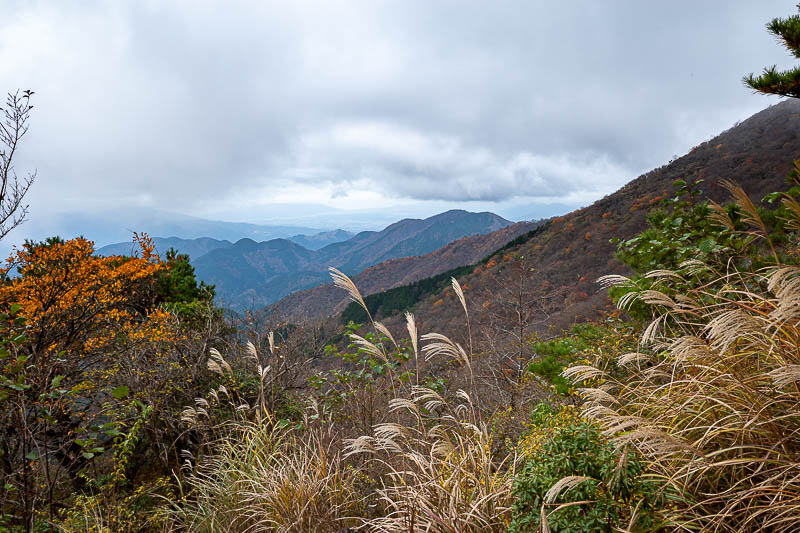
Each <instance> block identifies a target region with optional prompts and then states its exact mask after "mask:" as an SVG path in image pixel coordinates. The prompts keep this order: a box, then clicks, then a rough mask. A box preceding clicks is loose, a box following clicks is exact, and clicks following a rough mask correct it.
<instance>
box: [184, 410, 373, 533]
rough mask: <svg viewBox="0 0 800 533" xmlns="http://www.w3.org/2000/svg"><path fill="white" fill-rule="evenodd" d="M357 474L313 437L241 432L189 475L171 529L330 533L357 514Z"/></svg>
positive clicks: (351, 522)
mask: <svg viewBox="0 0 800 533" xmlns="http://www.w3.org/2000/svg"><path fill="white" fill-rule="evenodd" d="M358 474H359V473H358V470H355V469H352V468H348V467H346V466H345V463H344V461H343V458H342V455H341V453H339V452H338V451H337V450H336V449H335V447H334V446H332V445H331V444H330V441H329V439H326V438H322V437H321V436H320V435H318V434H313V433H311V434H307V435H305V436H304V437H302V438H301V437H300V436H298V435H295V434H293V433H291V432H289V431H283V430H278V429H275V428H270V427H268V426H266V425H261V426H256V425H251V426H245V427H242V428H241V432H240V434H238V435H232V436H231V438H230V439H228V440H226V441H224V442H223V444H222V445H221V446H219V447H218V448H217V451H216V453H215V454H214V455H213V456H212V457H211V458H210V459H209V460H208V461H206V462H205V463H203V464H201V465H200V466H199V467H198V468H196V469H195V472H194V473H192V474H191V475H189V476H188V487H187V488H190V489H191V491H192V494H191V502H190V503H187V504H185V505H183V506H181V507H179V508H176V510H175V512H174V513H173V520H174V523H175V525H176V527H180V528H185V529H186V530H188V531H192V532H198V533H200V532H203V533H221V532H225V533H245V532H247V533H257V532H301V531H318V532H320V533H326V532H337V531H341V530H343V529H346V528H347V527H348V526H352V525H355V520H354V518H353V517H358V516H361V515H362V513H363V502H362V499H361V497H360V496H359V492H358V490H356V483H357V480H358Z"/></svg>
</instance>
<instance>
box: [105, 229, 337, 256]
mask: <svg viewBox="0 0 800 533" xmlns="http://www.w3.org/2000/svg"><path fill="white" fill-rule="evenodd" d="M351 237H353V233H351V232H349V231H344V230H341V229H337V230H333V231H323V232H320V233H314V234H310V235H305V234H298V235H293V236H291V237H289V240H290V241H293V242H296V243H298V244H300V245H301V246H303V247H305V248H308V249H309V250H318V249H319V248H323V247H325V246H327V245H328V244H333V243H337V242H340V241H344V240H347V239H349V238H351ZM245 239H247V240H250V241H252V240H253V239H250V238H249V237H245ZM153 244H154V245H155V247H156V252H158V253H159V254H161V255H164V254H165V253H166V252H167V250H169V249H170V248H174V249H175V250H177V251H178V252H179V253H182V254H188V255H189V258H190V259H191V261H192V262H194V261H195V260H197V259H199V258H200V257H202V256H204V255H205V254H207V253H208V252H210V251H212V250H218V249H223V248H230V247H231V246H233V243H232V242H231V241H229V240H227V239H222V240H220V239H213V238H211V237H198V238H196V239H182V238H180V237H153ZM132 253H136V245H134V243H133V242H132V241H128V242H118V243H115V244H109V245H106V246H103V247H101V248H99V249H98V250H97V254H98V255H105V256H109V255H131V254H132Z"/></svg>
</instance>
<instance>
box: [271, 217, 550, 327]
mask: <svg viewBox="0 0 800 533" xmlns="http://www.w3.org/2000/svg"><path fill="white" fill-rule="evenodd" d="M543 223H544V221H540V222H518V223H516V224H512V225H511V226H506V227H505V228H501V229H499V230H496V231H493V232H491V233H485V234H481V235H471V236H469V237H463V238H461V239H458V240H456V241H453V242H451V243H449V244H446V245H445V246H443V247H441V248H438V249H437V250H434V251H433V252H430V253H428V254H425V255H421V256H410V257H401V258H397V259H390V260H387V261H383V262H381V263H378V264H376V265H374V266H371V267H369V268H367V269H365V270H363V271H361V272H360V273H358V274H356V275H355V276H353V277H352V279H353V281H354V282H355V284H356V286H357V287H358V289H359V291H361V294H362V296H368V295H370V294H375V293H378V292H381V291H386V290H389V289H393V288H395V287H399V286H402V285H407V284H409V283H413V282H416V281H419V280H422V279H425V278H428V277H431V276H436V275H438V274H441V273H442V272H446V271H448V270H452V269H454V268H457V267H462V266H465V265H471V264H473V263H476V262H477V261H480V260H481V259H483V258H484V257H486V256H487V255H489V254H491V253H492V252H494V251H495V250H497V249H498V248H500V247H502V246H504V245H506V244H507V243H509V242H510V241H512V240H514V239H515V238H517V237H519V236H520V235H523V234H525V233H527V232H529V231H532V230H533V229H535V228H537V227H539V226H540V225H541V224H543ZM327 281H330V278H329V277H328V279H327ZM348 302H349V298H348V296H347V294H346V293H345V292H344V291H343V290H341V289H339V288H337V287H335V286H334V285H333V284H332V283H326V284H324V285H320V286H318V287H314V288H311V289H307V290H304V291H298V292H295V293H292V294H290V295H288V296H286V297H285V298H283V299H281V300H280V301H278V302H277V303H275V304H274V305H273V306H271V308H270V310H269V311H271V312H275V313H277V315H278V316H280V318H281V319H284V320H289V321H295V322H296V321H302V320H307V319H311V318H319V317H326V316H329V315H336V314H339V313H341V312H342V311H343V310H344V308H345V307H346V306H347V304H348Z"/></svg>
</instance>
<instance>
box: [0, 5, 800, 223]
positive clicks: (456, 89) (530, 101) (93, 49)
mask: <svg viewBox="0 0 800 533" xmlns="http://www.w3.org/2000/svg"><path fill="white" fill-rule="evenodd" d="M793 10H794V4H793V2H786V1H764V2H746V1H741V2H713V3H712V2H668V3H667V2H659V3H655V2H621V1H619V2H589V1H586V2H571V3H561V2H547V3H545V2H522V1H520V2H491V3H489V2H460V1H459V2H455V1H452V2H427V1H426V2H406V1H403V2H399V1H398V2H351V3H328V2H325V3H322V2H308V3H302V2H281V3H277V2H276V3H265V2H256V1H253V2H218V3H216V2H178V1H175V2H155V1H151V2H134V1H131V2H127V3H124V2H117V3H106V2H96V3H92V4H88V3H69V4H68V3H66V2H56V1H52V2H27V1H26V2H16V3H14V2H12V4H11V7H5V11H6V14H5V16H4V17H3V19H2V20H0V85H1V86H2V87H5V88H6V89H13V88H15V87H18V86H20V87H23V88H27V87H30V88H32V89H34V90H36V91H37V95H36V101H35V104H36V110H35V115H34V118H33V127H32V130H31V135H30V137H29V139H28V140H27V143H26V146H25V147H24V148H25V151H24V152H23V154H21V157H20V160H19V165H20V167H21V168H24V167H25V166H36V167H37V168H38V169H39V174H40V176H41V178H40V182H39V183H37V186H36V188H35V190H34V191H33V193H32V198H31V202H32V204H33V205H34V209H35V210H38V212H39V213H40V214H41V215H40V216H45V213H46V212H47V211H48V210H59V209H61V210H63V209H67V208H72V209H90V208H97V207H114V206H116V205H145V206H152V207H159V208H168V209H169V208H171V209H176V210H180V211H183V212H188V213H193V212H197V210H199V209H208V208H209V206H213V205H215V204H218V205H221V206H227V207H224V208H221V209H222V210H224V209H228V210H229V212H231V213H233V212H235V211H236V210H237V209H238V208H244V207H248V206H249V207H253V206H256V207H257V206H259V205H264V204H268V203H270V202H271V201H273V200H274V198H275V197H277V196H282V197H283V198H284V199H285V198H287V197H289V198H291V194H292V191H295V190H296V191H298V194H306V195H316V196H315V197H313V198H307V197H305V198H302V199H301V200H302V201H304V202H306V201H314V202H317V203H324V202H325V201H326V200H331V201H333V200H336V201H338V202H339V204H337V205H340V206H342V205H344V204H342V202H345V201H346V199H347V198H350V197H352V198H354V200H353V201H354V202H357V200H355V198H357V196H358V195H357V193H362V194H364V193H370V194H373V197H374V198H377V199H378V200H377V201H378V203H380V201H381V200H380V199H381V198H383V199H385V200H386V201H387V202H390V201H396V200H397V199H403V198H406V199H412V200H446V201H465V200H482V201H492V202H502V201H507V200H510V199H513V198H518V197H526V196H530V197H536V198H540V199H541V198H551V199H552V200H553V201H554V202H555V201H565V200H569V201H573V202H574V201H588V200H590V199H591V198H594V197H597V196H599V195H602V194H604V193H607V192H610V191H611V190H613V189H615V188H617V187H618V186H620V185H621V184H622V183H624V182H626V181H627V180H629V179H631V178H633V177H635V176H636V175H637V174H639V173H641V172H643V171H645V170H648V169H649V168H651V167H654V166H658V165H660V164H662V163H664V162H666V160H668V159H669V158H670V157H671V156H672V155H673V154H676V153H682V152H685V151H686V150H688V149H689V148H691V146H692V145H693V144H696V143H698V142H700V141H702V140H704V139H706V138H708V137H710V136H711V135H713V134H715V133H717V132H718V131H720V130H722V129H725V128H727V127H729V126H730V125H731V124H732V123H733V122H734V121H736V120H740V119H743V118H745V117H746V116H747V115H749V114H751V113H752V112H754V111H757V110H758V109H760V108H763V107H765V106H766V105H768V104H769V103H773V102H774V100H768V99H766V98H764V97H757V96H752V95H751V94H749V92H748V91H747V90H745V89H744V88H743V87H742V85H741V82H740V80H741V77H742V75H744V74H746V73H747V72H750V71H753V70H759V69H760V68H761V67H763V66H765V65H767V64H773V63H778V64H791V61H790V58H788V57H787V56H786V55H785V54H784V52H783V51H782V49H780V48H779V47H778V46H777V45H776V44H775V43H774V41H773V40H772V39H771V38H770V37H769V36H768V35H767V34H766V32H765V31H764V29H763V26H764V23H765V22H766V21H767V20H768V19H769V18H771V17H774V16H782V15H787V14H790V13H791V12H793ZM314 191H316V192H314ZM240 204H241V205H240ZM244 204H247V205H244ZM359 207H362V206H359ZM199 214H202V212H201V213H199Z"/></svg>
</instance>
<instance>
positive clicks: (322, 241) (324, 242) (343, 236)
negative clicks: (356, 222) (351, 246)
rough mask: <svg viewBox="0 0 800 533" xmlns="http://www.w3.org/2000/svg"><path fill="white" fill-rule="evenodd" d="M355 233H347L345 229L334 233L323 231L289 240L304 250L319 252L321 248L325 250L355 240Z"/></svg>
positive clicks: (292, 237)
mask: <svg viewBox="0 0 800 533" xmlns="http://www.w3.org/2000/svg"><path fill="white" fill-rule="evenodd" d="M353 235H355V234H354V233H351V232H349V231H345V230H343V229H335V230H332V231H323V232H320V233H315V234H313V235H293V236H291V237H289V240H290V241H292V242H296V243H297V244H299V245H300V246H302V247H304V248H308V249H309V250H319V249H320V248H324V247H325V246H328V245H329V244H334V243H337V242H342V241H346V240H347V239H351V238H353Z"/></svg>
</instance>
